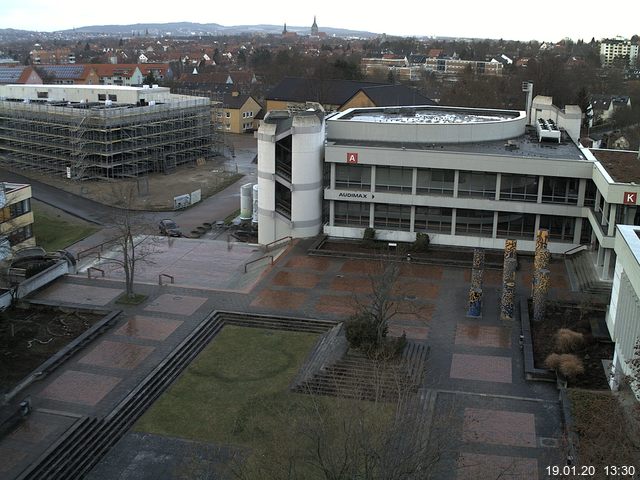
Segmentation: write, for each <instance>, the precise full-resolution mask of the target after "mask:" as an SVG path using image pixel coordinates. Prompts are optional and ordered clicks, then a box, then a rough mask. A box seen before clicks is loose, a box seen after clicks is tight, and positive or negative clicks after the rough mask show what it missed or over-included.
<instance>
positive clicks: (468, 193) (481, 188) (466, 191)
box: [458, 171, 496, 198]
mask: <svg viewBox="0 0 640 480" xmlns="http://www.w3.org/2000/svg"><path fill="white" fill-rule="evenodd" d="M458 196H459V197H478V198H495V196H496V174H495V173H487V172H466V171H460V175H459V179H458Z"/></svg>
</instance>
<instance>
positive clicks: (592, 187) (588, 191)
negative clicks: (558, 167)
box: [584, 180, 598, 207]
mask: <svg viewBox="0 0 640 480" xmlns="http://www.w3.org/2000/svg"><path fill="white" fill-rule="evenodd" d="M597 191H598V188H597V187H596V184H595V183H593V180H587V186H586V188H585V191H584V206H585V207H593V206H594V205H595V204H596V192H597Z"/></svg>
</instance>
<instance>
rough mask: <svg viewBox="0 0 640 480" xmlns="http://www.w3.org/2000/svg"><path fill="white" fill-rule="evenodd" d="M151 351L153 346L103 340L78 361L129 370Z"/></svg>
mask: <svg viewBox="0 0 640 480" xmlns="http://www.w3.org/2000/svg"><path fill="white" fill-rule="evenodd" d="M151 352H153V347H146V346H143V345H134V344H131V343H122V342H112V341H110V340H103V341H101V342H100V343H98V344H97V345H96V346H95V347H94V348H93V349H91V350H90V351H89V353H87V354H86V355H85V356H84V357H82V358H81V359H80V360H79V363H84V364H86V365H94V366H98V367H107V368H123V369H127V370H131V369H133V368H136V367H137V366H138V365H140V363H141V362H142V361H143V360H144V359H145V358H147V356H148V355H149V354H150V353H151Z"/></svg>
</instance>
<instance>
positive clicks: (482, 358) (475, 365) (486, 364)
mask: <svg viewBox="0 0 640 480" xmlns="http://www.w3.org/2000/svg"><path fill="white" fill-rule="evenodd" d="M450 375H451V378H459V379H464V380H480V381H482V382H501V383H511V381H512V379H511V377H512V371H511V357H497V356H495V355H470V354H464V353H454V354H453V357H452V359H451V374H450Z"/></svg>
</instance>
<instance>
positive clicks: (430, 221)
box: [414, 207, 451, 234]
mask: <svg viewBox="0 0 640 480" xmlns="http://www.w3.org/2000/svg"><path fill="white" fill-rule="evenodd" d="M414 229H415V231H416V232H420V231H427V232H442V233H447V234H449V233H451V209H450V208H440V207H416V221H415V225H414Z"/></svg>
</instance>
